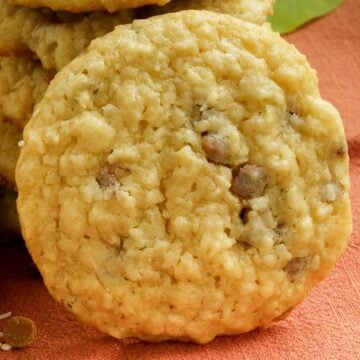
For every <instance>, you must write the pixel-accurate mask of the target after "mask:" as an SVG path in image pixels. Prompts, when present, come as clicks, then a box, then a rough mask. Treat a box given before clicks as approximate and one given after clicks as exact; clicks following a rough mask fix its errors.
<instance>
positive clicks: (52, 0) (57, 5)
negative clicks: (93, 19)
mask: <svg viewBox="0 0 360 360" xmlns="http://www.w3.org/2000/svg"><path fill="white" fill-rule="evenodd" d="M8 1H9V3H12V4H14V5H22V6H26V7H30V8H41V7H47V8H49V9H52V10H62V11H69V12H72V13H81V12H86V11H99V10H106V11H109V12H114V11H117V10H122V9H131V8H137V7H140V6H143V5H148V4H158V5H165V4H166V3H168V2H169V1H170V0H67V1H59V0H8Z"/></svg>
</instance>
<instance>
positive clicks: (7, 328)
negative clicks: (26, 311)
mask: <svg viewBox="0 0 360 360" xmlns="http://www.w3.org/2000/svg"><path fill="white" fill-rule="evenodd" d="M2 333H3V338H4V340H5V341H6V343H7V344H8V345H10V346H12V347H15V348H21V347H25V346H28V345H30V344H31V343H32V342H33V341H34V339H35V337H36V326H35V324H34V322H33V321H32V320H31V319H29V318H26V317H23V316H13V317H11V318H9V319H8V320H7V321H6V323H5V325H4V328H3V330H2Z"/></svg>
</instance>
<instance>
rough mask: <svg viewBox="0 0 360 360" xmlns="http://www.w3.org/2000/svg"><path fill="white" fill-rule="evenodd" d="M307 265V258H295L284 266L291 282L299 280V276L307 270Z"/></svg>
mask: <svg viewBox="0 0 360 360" xmlns="http://www.w3.org/2000/svg"><path fill="white" fill-rule="evenodd" d="M306 264H307V258H306V257H295V258H293V259H291V260H290V261H289V262H288V263H287V264H286V265H285V266H284V271H286V272H287V275H288V277H289V280H290V281H291V282H293V281H295V280H296V279H297V278H298V276H299V274H300V273H301V272H302V271H304V270H305V268H306Z"/></svg>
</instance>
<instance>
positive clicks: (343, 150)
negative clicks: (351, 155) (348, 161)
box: [336, 145, 347, 158]
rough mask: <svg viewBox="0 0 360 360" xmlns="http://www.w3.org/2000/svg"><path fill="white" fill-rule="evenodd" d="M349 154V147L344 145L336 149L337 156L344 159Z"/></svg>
mask: <svg viewBox="0 0 360 360" xmlns="http://www.w3.org/2000/svg"><path fill="white" fill-rule="evenodd" d="M346 154H347V146H346V145H343V146H340V147H339V148H338V149H336V155H337V156H339V157H341V158H343V157H345V155H346Z"/></svg>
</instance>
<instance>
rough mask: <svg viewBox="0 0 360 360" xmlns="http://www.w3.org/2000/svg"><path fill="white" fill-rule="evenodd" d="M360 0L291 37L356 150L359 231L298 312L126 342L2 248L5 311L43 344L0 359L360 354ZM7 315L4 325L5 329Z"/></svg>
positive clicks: (18, 254) (0, 290)
mask: <svg viewBox="0 0 360 360" xmlns="http://www.w3.org/2000/svg"><path fill="white" fill-rule="evenodd" d="M359 18H360V1H359V0H347V1H346V2H345V4H344V5H343V6H342V7H340V8H339V9H338V10H337V11H336V12H335V13H332V14H331V15H329V16H327V17H325V18H323V19H321V20H319V21H316V22H314V23H312V24H310V25H308V26H306V27H305V28H303V29H301V30H299V31H297V32H296V33H294V34H292V35H290V36H288V37H287V39H288V40H289V41H291V42H293V43H294V44H296V45H297V46H298V48H299V49H300V50H301V51H302V52H304V53H305V54H307V56H308V58H309V61H310V63H311V64H312V65H313V67H315V68H316V69H317V70H318V73H319V77H320V88H321V92H322V95H323V97H324V98H326V99H328V100H330V101H331V102H333V103H334V104H335V105H336V106H337V107H338V109H339V110H340V111H341V113H342V116H343V119H344V122H345V127H346V132H347V138H348V141H349V149H350V155H351V180H352V193H351V196H352V207H353V215H354V231H353V235H352V238H351V240H350V243H349V246H348V248H347V250H346V252H345V253H344V255H343V256H342V258H341V259H340V261H339V262H338V264H337V266H336V268H335V269H334V271H333V272H332V274H331V276H330V277H329V278H327V279H326V280H325V281H323V282H322V283H321V284H319V285H318V286H317V287H316V288H315V289H314V290H313V291H312V292H311V294H310V296H309V297H308V298H307V299H306V300H305V301H304V303H302V304H301V305H299V306H298V307H297V308H296V309H295V310H294V311H293V312H292V313H291V314H290V316H289V317H288V318H287V319H286V320H284V321H281V322H279V323H277V324H276V325H274V326H273V327H272V328H270V329H268V330H266V331H253V332H251V333H249V334H245V335H242V336H232V337H221V338H217V339H215V340H214V341H213V342H211V343H210V344H208V345H205V346H201V345H194V344H183V343H179V342H165V343H159V344H148V343H144V342H140V341H135V340H129V341H126V342H119V341H116V340H114V339H111V338H109V337H106V336H104V335H102V334H99V333H98V332H97V331H95V330H93V329H90V328H87V327H86V326H84V325H81V324H79V323H78V322H76V321H75V320H74V319H73V318H72V316H71V315H69V314H67V313H66V312H65V310H63V308H62V306H61V305H59V304H57V303H55V301H54V300H52V299H51V297H50V296H49V295H48V293H47V291H46V289H45V287H44V286H43V284H42V282H41V280H40V279H39V278H38V277H36V275H35V272H34V270H33V269H32V268H31V266H30V265H29V263H30V258H29V256H28V255H27V254H26V252H25V250H24V249H23V248H21V247H11V248H1V249H0V314H1V313H4V312H7V311H9V310H11V311H13V312H14V313H15V314H19V315H24V316H29V317H31V318H32V319H33V320H34V321H35V322H36V324H37V327H38V332H39V334H38V338H37V340H36V342H35V343H34V344H33V345H32V346H30V347H28V348H26V349H23V350H17V351H11V352H3V351H0V359H3V358H4V359H5V358H6V359H9V360H11V359H26V360H28V359H29V360H30V359H40V360H41V359H53V360H60V359H61V360H63V359H66V360H72V359H76V360H79V359H89V360H110V359H121V360H127V359H130V360H131V359H141V360H147V359H154V360H165V359H166V360H168V359H175V360H185V359H195V360H197V359H199V360H200V359H201V360H210V359H216V360H217V359H219V360H238V359H266V360H271V359H276V360H281V359H302V360H305V359H314V360H317V359H341V360H347V359H349V360H353V359H360V321H359V319H360V234H359V231H360V196H359V195H360V188H359V187H358V186H357V183H358V182H360V128H359V129H358V128H357V127H358V124H359V122H360V118H359V116H360V99H359V96H360V62H359V59H360V21H359ZM1 325H2V324H1V321H0V329H1Z"/></svg>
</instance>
